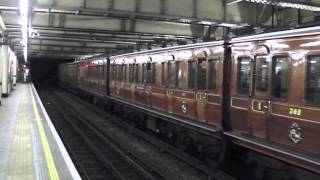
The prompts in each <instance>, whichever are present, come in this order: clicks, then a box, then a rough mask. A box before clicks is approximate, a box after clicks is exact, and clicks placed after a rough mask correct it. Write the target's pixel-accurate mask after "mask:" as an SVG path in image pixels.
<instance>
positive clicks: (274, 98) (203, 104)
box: [60, 27, 320, 174]
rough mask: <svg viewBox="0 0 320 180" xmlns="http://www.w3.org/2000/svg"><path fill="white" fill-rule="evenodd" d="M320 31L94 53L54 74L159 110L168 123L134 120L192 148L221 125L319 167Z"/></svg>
mask: <svg viewBox="0 0 320 180" xmlns="http://www.w3.org/2000/svg"><path fill="white" fill-rule="evenodd" d="M319 30H320V27H313V28H304V29H297V30H289V31H283V32H276V33H267V34H261V35H254V36H248V37H242V38H235V39H232V40H231V41H229V42H222V41H217V42H210V43H198V44H193V45H185V46H178V47H172V48H164V49H159V50H149V51H144V52H136V53H129V54H124V55H118V56H113V57H110V58H108V61H107V60H106V59H107V58H105V57H97V58H93V59H88V60H85V61H80V62H76V63H72V64H68V65H61V66H60V76H61V80H62V82H64V83H69V84H70V85H71V86H73V87H74V86H76V85H77V86H78V88H79V89H81V90H83V91H85V92H87V93H90V94H92V95H94V96H95V97H100V98H101V97H104V98H105V99H106V100H107V101H109V100H112V101H113V102H117V103H120V104H121V105H126V106H125V108H123V107H122V110H123V111H127V110H129V111H130V108H127V107H132V108H135V109H142V110H143V111H145V112H148V113H149V114H153V115H154V114H156V115H159V116H161V117H164V118H163V119H161V120H166V121H169V122H170V124H165V123H163V121H160V119H159V120H158V119H155V118H154V117H153V118H150V116H140V117H138V119H139V118H140V120H141V121H142V122H144V123H145V126H146V127H147V128H149V129H152V130H154V131H157V132H167V133H168V134H167V136H168V137H169V136H170V137H172V136H171V135H172V134H175V135H176V136H182V135H181V134H184V135H183V136H184V137H186V136H187V137H188V138H191V139H192V140H193V142H194V143H195V144H196V146H197V148H196V149H204V148H203V147H209V146H208V145H207V144H212V141H211V139H208V138H207V137H208V136H202V135H199V133H197V132H198V131H199V132H200V131H201V133H200V134H202V132H203V131H202V130H204V131H205V132H207V131H208V132H210V133H214V134H215V135H217V134H218V135H219V134H220V137H222V132H223V134H224V135H225V137H230V138H231V140H232V142H233V143H235V144H237V145H240V146H243V147H245V148H248V149H251V150H254V151H256V152H259V153H262V154H264V155H267V156H269V157H272V158H275V159H278V160H281V161H284V162H287V163H290V164H293V165H294V166H298V167H300V168H302V169H307V170H309V171H312V172H314V173H316V174H320V144H319V140H317V138H319V137H320V119H319V118H318V117H319V116H320V109H319V106H320V35H319ZM66 66H68V68H67V67H66ZM69 66H70V67H69ZM75 67H76V69H77V70H74V69H75ZM68 71H72V72H70V73H68ZM112 104H114V103H112ZM117 109H121V106H117ZM131 112H132V111H131ZM132 114H135V113H131V115H132ZM175 123H177V124H180V125H181V124H183V125H187V126H184V127H188V128H192V129H193V131H192V132H190V131H185V130H184V129H183V130H181V128H179V127H178V126H175V125H173V124H175ZM171 126H172V127H171ZM194 130H196V133H194V132H195V131H194ZM186 132H187V135H185V134H186ZM204 137H205V138H204ZM176 139H177V141H178V140H179V138H176ZM184 140H185V139H184ZM220 141H221V138H220ZM183 142H185V141H183ZM209 142H210V143H209ZM219 146H221V143H220V144H219ZM218 150H220V151H221V150H223V148H220V149H219V148H218ZM210 151H217V149H214V150H212V149H210ZM199 153H200V151H199ZM222 154H224V153H222Z"/></svg>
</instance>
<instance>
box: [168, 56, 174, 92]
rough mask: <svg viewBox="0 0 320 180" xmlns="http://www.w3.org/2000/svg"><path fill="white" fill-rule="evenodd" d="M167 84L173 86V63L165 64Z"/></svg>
mask: <svg viewBox="0 0 320 180" xmlns="http://www.w3.org/2000/svg"><path fill="white" fill-rule="evenodd" d="M167 73H168V74H167V83H168V85H169V86H171V87H173V86H174V85H175V73H174V62H170V61H169V62H168V63H167Z"/></svg>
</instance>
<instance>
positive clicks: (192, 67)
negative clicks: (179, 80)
mask: <svg viewBox="0 0 320 180" xmlns="http://www.w3.org/2000/svg"><path fill="white" fill-rule="evenodd" d="M196 68H197V63H196V61H189V62H188V72H189V76H188V88H189V89H194V88H195V85H196V82H195V80H196V78H195V76H196Z"/></svg>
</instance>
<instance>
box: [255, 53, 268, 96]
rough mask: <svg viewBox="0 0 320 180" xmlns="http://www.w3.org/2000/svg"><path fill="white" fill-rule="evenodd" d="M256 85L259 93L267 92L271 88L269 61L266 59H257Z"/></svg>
mask: <svg viewBox="0 0 320 180" xmlns="http://www.w3.org/2000/svg"><path fill="white" fill-rule="evenodd" d="M255 85H256V90H257V91H262V92H267V91H268V87H269V61H268V59H267V58H264V57H257V58H256V74H255Z"/></svg>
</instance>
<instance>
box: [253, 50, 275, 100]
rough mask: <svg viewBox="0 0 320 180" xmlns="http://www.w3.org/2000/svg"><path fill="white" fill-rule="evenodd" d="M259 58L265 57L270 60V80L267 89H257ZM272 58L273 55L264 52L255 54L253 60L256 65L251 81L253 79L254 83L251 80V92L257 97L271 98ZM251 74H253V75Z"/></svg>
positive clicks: (268, 75)
mask: <svg viewBox="0 0 320 180" xmlns="http://www.w3.org/2000/svg"><path fill="white" fill-rule="evenodd" d="M258 58H265V59H266V60H268V59H269V62H268V61H267V62H268V66H269V67H268V72H267V77H268V80H267V85H268V86H267V88H266V91H262V90H257V79H256V78H257V59H258ZM272 58H273V56H269V55H265V54H262V55H260V54H259V55H255V56H254V62H253V65H254V67H253V68H252V75H254V76H253V77H252V78H251V81H252V80H253V83H252V82H251V88H252V89H251V92H252V93H251V94H252V95H253V97H255V98H261V97H263V98H265V97H266V98H270V97H271V90H272V89H271V88H272V81H271V80H272ZM252 75H251V76H252Z"/></svg>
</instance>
